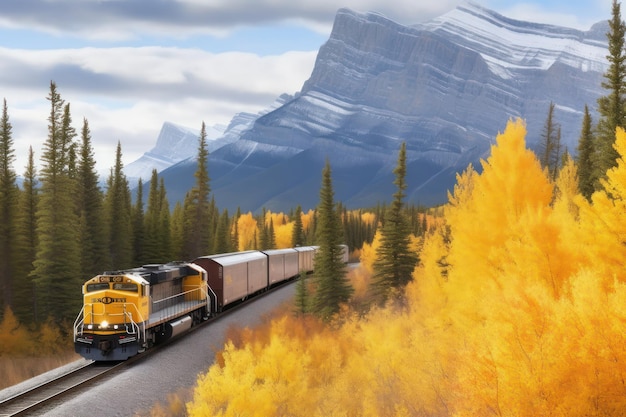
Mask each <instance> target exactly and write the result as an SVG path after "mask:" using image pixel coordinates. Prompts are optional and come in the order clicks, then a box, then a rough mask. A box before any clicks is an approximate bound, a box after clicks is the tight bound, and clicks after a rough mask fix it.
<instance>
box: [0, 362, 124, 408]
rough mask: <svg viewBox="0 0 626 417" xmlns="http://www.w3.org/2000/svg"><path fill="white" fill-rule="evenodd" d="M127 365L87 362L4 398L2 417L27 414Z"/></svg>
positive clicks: (0, 406) (122, 363)
mask: <svg viewBox="0 0 626 417" xmlns="http://www.w3.org/2000/svg"><path fill="white" fill-rule="evenodd" d="M125 365H126V362H120V363H106V362H105V363H93V362H92V363H87V364H85V365H84V366H82V367H80V368H78V369H75V370H73V371H70V372H68V373H67V374H65V375H62V376H60V377H58V378H55V379H53V380H50V381H46V382H44V383H42V384H40V385H37V386H35V387H32V388H30V389H29V390H27V391H24V392H21V393H19V394H16V395H14V396H12V397H10V398H7V399H4V400H2V401H1V402H0V417H8V416H23V415H27V413H29V412H32V411H34V410H36V409H38V408H40V407H42V406H44V405H46V404H49V403H50V402H51V401H53V400H56V399H58V398H61V397H62V396H64V395H68V394H69V393H71V392H72V391H75V390H77V389H78V388H79V387H84V386H85V385H86V384H87V383H89V382H93V381H96V380H98V379H100V378H102V377H104V375H106V374H109V373H111V371H113V370H116V369H119V368H120V367H122V366H125Z"/></svg>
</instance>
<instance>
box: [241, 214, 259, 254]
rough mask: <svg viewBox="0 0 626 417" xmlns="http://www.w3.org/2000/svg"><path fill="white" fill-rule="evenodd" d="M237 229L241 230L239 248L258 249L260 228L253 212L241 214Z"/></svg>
mask: <svg viewBox="0 0 626 417" xmlns="http://www.w3.org/2000/svg"><path fill="white" fill-rule="evenodd" d="M237 230H238V232H239V248H238V250H249V249H256V247H255V245H256V244H257V243H258V239H259V228H258V225H257V222H256V219H255V218H254V216H253V215H252V213H250V212H248V213H245V214H242V215H241V216H239V218H238V219H237ZM255 240H256V241H255Z"/></svg>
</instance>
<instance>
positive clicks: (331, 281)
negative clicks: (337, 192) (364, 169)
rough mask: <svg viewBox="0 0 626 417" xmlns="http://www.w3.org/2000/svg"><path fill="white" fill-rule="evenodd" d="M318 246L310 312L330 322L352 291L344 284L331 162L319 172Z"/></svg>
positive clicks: (341, 238) (340, 238)
mask: <svg viewBox="0 0 626 417" xmlns="http://www.w3.org/2000/svg"><path fill="white" fill-rule="evenodd" d="M317 213H318V218H317V221H318V224H317V244H318V245H319V249H318V250H317V252H316V254H315V272H314V273H315V280H316V289H315V295H314V298H313V300H312V305H311V311H312V312H313V314H315V315H316V316H317V317H320V318H322V319H324V320H329V319H331V318H332V316H333V315H334V314H336V313H337V312H338V311H339V307H340V305H341V304H342V303H345V302H347V301H348V300H349V299H350V296H351V295H352V292H353V289H352V287H351V286H350V284H349V283H348V281H347V280H346V266H345V264H344V263H343V258H342V251H343V248H342V247H340V246H339V245H341V244H342V243H343V236H342V235H343V230H342V228H341V221H340V219H339V214H338V213H337V211H336V207H335V202H334V191H333V184H332V176H331V168H330V162H329V161H328V160H326V165H325V166H324V169H323V170H322V187H321V189H320V202H319V205H318V207H317Z"/></svg>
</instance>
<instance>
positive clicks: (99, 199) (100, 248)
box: [76, 119, 108, 279]
mask: <svg viewBox="0 0 626 417" xmlns="http://www.w3.org/2000/svg"><path fill="white" fill-rule="evenodd" d="M98 182H99V178H98V173H97V171H96V161H95V158H94V153H93V148H92V146H91V133H90V130H89V123H88V122H87V119H84V120H83V128H82V131H81V147H80V160H79V161H78V170H77V185H78V190H77V193H76V196H77V200H76V201H77V209H78V215H79V218H80V226H81V227H80V235H81V238H80V242H81V255H82V260H81V275H82V276H83V277H84V278H85V279H87V278H88V277H89V276H91V275H94V274H97V273H101V272H102V271H104V270H105V269H106V268H107V266H108V256H107V240H106V224H105V221H104V209H103V194H102V191H101V190H100V186H99V185H98Z"/></svg>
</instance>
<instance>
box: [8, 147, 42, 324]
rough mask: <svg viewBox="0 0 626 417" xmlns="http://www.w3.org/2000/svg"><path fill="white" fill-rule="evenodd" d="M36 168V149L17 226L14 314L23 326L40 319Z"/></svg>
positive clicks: (30, 153)
mask: <svg viewBox="0 0 626 417" xmlns="http://www.w3.org/2000/svg"><path fill="white" fill-rule="evenodd" d="M38 188H39V187H38V183H37V169H36V168H35V155H34V152H33V148H32V147H30V148H29V150H28V165H27V166H26V170H25V172H24V180H23V181H22V192H21V193H20V198H19V208H18V213H17V227H16V240H15V247H16V250H15V256H16V265H17V267H16V277H15V278H16V279H15V281H14V288H15V309H14V312H15V314H16V315H17V316H18V317H19V319H20V321H21V322H22V323H32V322H35V321H36V320H37V317H38V316H37V310H38V304H37V294H36V292H35V283H34V282H33V277H32V275H31V272H32V271H33V262H34V261H35V258H36V256H37V218H36V214H37V205H38V200H39V195H38Z"/></svg>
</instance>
